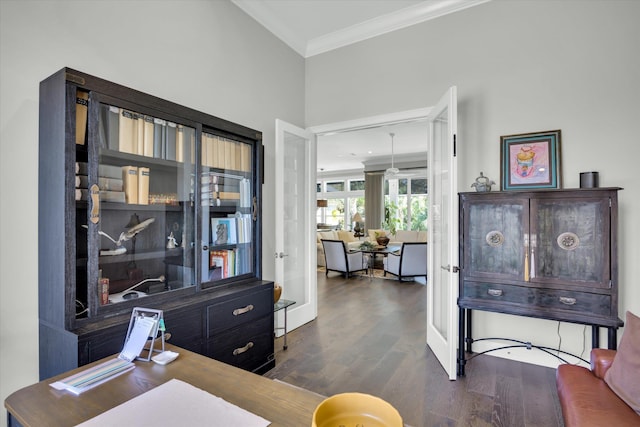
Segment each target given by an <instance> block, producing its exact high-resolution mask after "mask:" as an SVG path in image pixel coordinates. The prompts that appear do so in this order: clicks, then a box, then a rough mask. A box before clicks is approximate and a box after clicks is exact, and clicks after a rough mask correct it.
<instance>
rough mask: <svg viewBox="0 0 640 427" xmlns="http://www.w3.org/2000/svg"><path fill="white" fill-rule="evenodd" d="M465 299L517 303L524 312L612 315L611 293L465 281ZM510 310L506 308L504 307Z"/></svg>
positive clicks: (463, 293)
mask: <svg viewBox="0 0 640 427" xmlns="http://www.w3.org/2000/svg"><path fill="white" fill-rule="evenodd" d="M461 299H463V300H468V299H473V300H480V301H481V302H483V303H485V302H486V303H489V304H491V303H495V304H496V308H499V306H500V305H501V304H504V303H507V304H517V305H519V306H520V310H519V311H520V312H521V311H522V310H523V309H524V310H527V309H530V310H531V311H534V310H535V311H540V310H553V311H556V310H567V311H570V312H575V313H589V314H593V315H597V316H605V317H606V316H610V315H611V296H610V295H603V294H593V293H589V292H574V291H563V290H558V289H544V288H534V287H526V286H515V285H504V284H497V283H477V282H465V283H464V285H463V292H462V295H461ZM500 311H505V312H508V311H509V310H508V309H507V308H506V307H505V308H504V310H500Z"/></svg>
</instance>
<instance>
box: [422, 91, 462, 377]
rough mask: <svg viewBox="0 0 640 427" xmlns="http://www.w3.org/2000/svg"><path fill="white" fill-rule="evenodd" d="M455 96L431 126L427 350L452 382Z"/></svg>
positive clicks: (443, 103)
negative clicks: (432, 354)
mask: <svg viewBox="0 0 640 427" xmlns="http://www.w3.org/2000/svg"><path fill="white" fill-rule="evenodd" d="M456 98H457V94H456V87H455V86H454V87H451V88H449V90H448V91H447V93H446V94H445V95H444V96H443V97H442V98H441V99H440V102H438V104H437V105H436V106H435V107H434V108H433V109H432V110H431V112H430V114H429V117H428V122H429V150H428V153H429V166H428V169H429V180H428V182H429V216H428V224H429V226H428V229H429V246H430V253H431V256H430V257H429V265H428V272H429V278H428V280H427V345H429V347H430V348H431V350H432V351H433V353H434V354H435V355H436V357H437V359H438V361H440V364H441V365H442V367H443V368H444V370H445V371H446V372H447V374H448V376H449V379H452V380H454V379H455V378H456V344H457V329H456V324H457V318H458V317H457V315H458V310H457V309H456V301H457V298H458V273H457V266H458V197H457V186H458V183H457V169H456V149H457V148H456V146H455V145H456V142H457V141H456V133H457V106H456V104H457V99H456Z"/></svg>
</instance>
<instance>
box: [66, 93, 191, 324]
mask: <svg viewBox="0 0 640 427" xmlns="http://www.w3.org/2000/svg"><path fill="white" fill-rule="evenodd" d="M97 97H98V96H97V95H96V98H97ZM95 101H96V102H90V103H89V105H90V106H92V105H95V107H93V109H92V110H90V111H89V120H88V121H89V126H88V139H87V145H86V150H87V151H86V154H84V153H83V151H82V149H78V154H77V162H76V175H75V199H76V222H77V224H78V226H77V230H76V236H77V237H76V240H77V242H76V248H77V249H76V250H77V254H76V255H77V269H76V270H77V277H76V281H77V284H78V285H77V289H76V305H77V307H76V312H77V313H80V312H81V311H82V310H87V311H89V312H91V310H90V309H89V308H90V307H92V306H95V307H96V308H97V309H96V310H94V312H99V311H101V310H104V309H105V308H104V307H108V306H111V305H114V304H122V303H123V302H126V301H134V302H135V303H136V304H144V302H143V301H138V300H140V299H143V298H145V297H148V296H150V295H156V294H161V293H169V292H171V291H174V290H178V289H183V288H188V287H192V286H194V285H195V274H194V273H195V262H194V250H195V249H194V240H195V238H194V236H195V234H194V213H195V208H194V203H193V198H194V195H193V188H192V185H191V183H192V181H193V177H194V173H195V167H194V163H195V161H194V159H195V140H196V129H195V127H194V126H193V125H189V124H183V123H179V122H176V121H171V120H170V119H169V118H168V117H166V116H165V117H162V116H161V114H159V113H154V112H152V111H141V109H136V108H126V107H125V106H123V105H118V101H117V100H111V99H109V100H108V102H106V101H105V100H104V99H96V100H95ZM83 306H84V307H83Z"/></svg>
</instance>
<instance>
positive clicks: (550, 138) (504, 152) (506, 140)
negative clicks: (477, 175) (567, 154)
mask: <svg viewBox="0 0 640 427" xmlns="http://www.w3.org/2000/svg"><path fill="white" fill-rule="evenodd" d="M560 136H561V135H560V130H553V131H547V132H535V133H523V134H517V135H506V136H501V137H500V183H501V185H502V189H503V190H517V189H543V188H556V189H557V188H562V176H561V171H562V170H561V161H560V160H561V158H560V139H561V138H560Z"/></svg>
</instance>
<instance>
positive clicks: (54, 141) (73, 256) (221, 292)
mask: <svg viewBox="0 0 640 427" xmlns="http://www.w3.org/2000/svg"><path fill="white" fill-rule="evenodd" d="M261 144H262V134H261V133H260V132H259V131H256V130H253V129H249V128H246V127H244V126H242V125H239V124H236V123H232V122H229V121H226V120H224V119H220V118H218V117H213V116H210V115H208V114H205V113H202V112H199V111H195V110H192V109H190V108H188V107H184V106H181V105H177V104H174V103H172V102H169V101H166V100H163V99H160V98H156V97H154V96H152V95H148V94H145V93H142V92H139V91H137V90H134V89H130V88H127V87H124V86H121V85H118V84H116V83H112V82H108V81H106V80H103V79H100V78H98V77H94V76H90V75H88V74H85V73H82V72H79V71H76V70H72V69H69V68H64V69H62V70H60V71H58V72H57V73H55V74H53V75H52V76H50V77H49V78H47V79H45V80H44V81H42V82H41V84H40V151H39V159H40V164H39V166H40V168H39V169H40V175H39V318H40V351H41V353H40V356H41V357H40V375H41V377H42V378H45V377H49V376H51V375H55V374H57V373H59V372H62V371H66V370H68V369H71V368H73V367H76V366H78V365H80V364H84V363H88V362H91V361H94V360H96V359H98V358H100V357H104V356H106V355H108V354H113V353H116V352H118V351H119V350H120V349H121V346H122V343H123V340H124V336H122V334H121V332H120V331H124V332H126V327H124V328H123V325H125V324H126V323H127V322H128V319H129V316H130V313H131V310H132V308H133V307H136V306H139V305H140V304H141V303H142V301H143V302H144V305H145V306H146V307H149V308H154V309H161V310H164V311H165V313H167V315H166V317H165V322H166V324H167V330H169V331H172V329H173V332H174V333H172V335H173V338H172V342H173V343H175V344H177V345H182V346H184V347H185V348H189V349H190V350H194V351H197V352H200V353H202V354H205V355H207V356H210V357H217V356H216V355H217V354H218V353H217V351H218V350H217V349H215V340H213V341H212V335H211V334H210V333H209V332H207V326H206V325H205V324H203V319H205V318H206V313H212V312H213V311H212V310H214V311H215V309H213V308H211V307H213V306H215V307H218V306H220V304H221V302H222V301H226V300H227V299H231V300H233V299H234V298H240V297H241V296H243V298H244V297H246V298H249V299H250V300H251V304H253V305H255V306H256V307H257V306H261V307H271V305H272V304H273V295H272V294H273V293H272V292H271V293H269V292H268V291H267V290H268V289H272V287H273V283H272V282H265V281H262V280H261V274H262V263H261V257H260V254H261V251H262V249H261V238H260V236H261V232H262V224H261V211H260V209H261V208H260V206H261V196H262V191H261V190H262V188H261V183H260V181H259V177H261V176H262V171H261V167H262V162H261V160H260V156H261V153H262V149H261ZM222 218H224V219H225V221H226V222H227V223H228V224H230V225H229V230H236V231H235V232H236V233H240V232H242V233H244V234H243V235H242V236H240V235H238V236H236V235H229V244H226V245H217V246H214V245H211V244H210V242H211V241H212V240H211V226H212V220H216V221H217V220H219V219H222ZM229 232H231V231H229ZM233 241H235V242H240V241H241V242H243V243H235V244H232V243H231V242H233ZM105 249H106V250H111V251H113V253H115V255H103V254H102V253H101V251H102V250H105ZM212 251H225V260H227V261H226V264H225V268H224V271H225V273H224V274H220V275H215V274H211V269H210V262H211V257H212ZM132 286H133V287H134V288H133V290H135V291H136V292H138V293H139V295H141V296H143V297H144V299H143V300H139V299H134V300H127V299H122V298H114V297H113V295H114V294H116V293H121V292H122V291H123V290H125V289H128V288H129V287H132ZM136 286H139V287H136ZM269 295H271V296H269ZM78 307H80V309H78ZM80 313H81V314H80ZM197 313H200V314H199V315H198V314H197ZM264 313H265V314H264V316H262V317H261V318H260V319H258V320H259V324H263V323H264V324H269V323H271V324H273V313H272V309H269V310H264ZM256 324H258V323H256ZM227 326H228V328H226V327H225V325H217V327H222V328H223V329H225V328H226V329H228V331H232V335H233V336H234V337H237V338H238V340H240V341H241V340H242V339H244V338H246V332H245V329H248V328H250V327H251V325H242V326H241V325H239V324H238V325H236V324H229V325H227ZM187 331H188V332H187ZM193 331H199V334H198V333H196V334H194V332H193ZM251 333H252V334H254V333H255V331H252V332H251ZM272 333H273V331H272V330H271V328H266V327H265V328H263V329H262V330H261V331H260V334H261V335H262V336H263V337H272ZM245 344H246V342H245V343H242V344H240V343H238V346H239V347H241V346H243V345H245ZM256 351H259V352H260V353H255V352H254V353H255V354H254V355H252V356H251V357H248V358H246V359H242V361H240V360H238V362H237V363H236V365H238V366H240V367H242V368H244V369H247V370H251V371H256V372H259V371H264V370H266V369H267V368H269V367H270V366H273V363H274V362H273V346H271V347H269V346H267V347H264V346H262V347H261V348H260V349H259V350H256ZM52 355H53V356H52ZM224 357H226V356H224ZM220 358H223V356H220Z"/></svg>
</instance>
